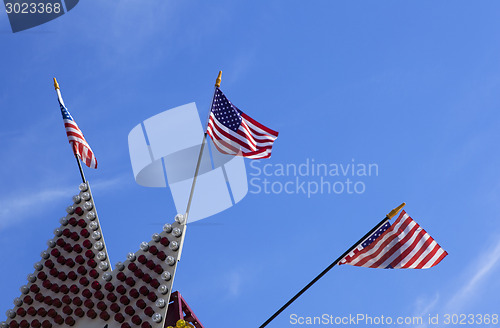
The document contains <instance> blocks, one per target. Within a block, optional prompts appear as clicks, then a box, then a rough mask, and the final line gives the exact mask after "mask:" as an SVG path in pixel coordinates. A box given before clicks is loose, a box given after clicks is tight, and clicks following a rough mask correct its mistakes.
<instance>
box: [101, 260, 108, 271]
mask: <svg viewBox="0 0 500 328" xmlns="http://www.w3.org/2000/svg"><path fill="white" fill-rule="evenodd" d="M108 267H109V266H108V262H101V263H99V269H101V270H102V271H106V270H108Z"/></svg>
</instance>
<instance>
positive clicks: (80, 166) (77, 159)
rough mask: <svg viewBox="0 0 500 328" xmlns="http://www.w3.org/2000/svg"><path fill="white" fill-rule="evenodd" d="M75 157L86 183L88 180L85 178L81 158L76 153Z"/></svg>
mask: <svg viewBox="0 0 500 328" xmlns="http://www.w3.org/2000/svg"><path fill="white" fill-rule="evenodd" d="M75 158H76V162H77V163H78V169H79V170H80V175H81V176H82V181H83V183H86V182H87V180H86V179H85V175H84V174H83V169H82V164H80V159H79V158H78V156H76V154H75Z"/></svg>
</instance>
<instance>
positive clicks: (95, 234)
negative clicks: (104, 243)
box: [92, 231, 101, 240]
mask: <svg viewBox="0 0 500 328" xmlns="http://www.w3.org/2000/svg"><path fill="white" fill-rule="evenodd" d="M92 239H94V240H99V239H101V233H100V232H99V231H94V232H92Z"/></svg>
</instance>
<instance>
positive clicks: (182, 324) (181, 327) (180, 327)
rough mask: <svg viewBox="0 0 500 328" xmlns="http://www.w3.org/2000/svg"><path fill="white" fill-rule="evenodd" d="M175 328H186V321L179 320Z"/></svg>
mask: <svg viewBox="0 0 500 328" xmlns="http://www.w3.org/2000/svg"><path fill="white" fill-rule="evenodd" d="M175 326H176V327H177V328H184V327H186V321H184V320H182V319H181V320H178V321H177V323H176V325H175Z"/></svg>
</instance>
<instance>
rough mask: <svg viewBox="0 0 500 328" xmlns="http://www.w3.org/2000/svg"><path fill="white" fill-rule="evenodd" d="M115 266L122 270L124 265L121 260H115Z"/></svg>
mask: <svg viewBox="0 0 500 328" xmlns="http://www.w3.org/2000/svg"><path fill="white" fill-rule="evenodd" d="M115 268H117V269H118V271H123V269H125V265H124V264H123V263H122V262H117V263H116V264H115Z"/></svg>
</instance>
